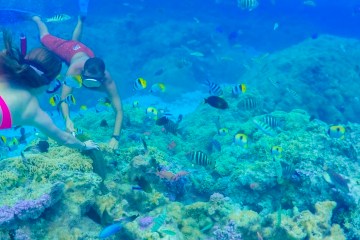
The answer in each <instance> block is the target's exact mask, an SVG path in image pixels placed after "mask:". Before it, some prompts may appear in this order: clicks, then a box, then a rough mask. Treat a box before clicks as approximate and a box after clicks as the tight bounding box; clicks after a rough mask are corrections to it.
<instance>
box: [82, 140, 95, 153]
mask: <svg viewBox="0 0 360 240" xmlns="http://www.w3.org/2000/svg"><path fill="white" fill-rule="evenodd" d="M83 144H84V147H83V149H82V151H87V150H92V149H96V150H99V145H97V143H95V142H94V141H92V140H88V141H85V142H83Z"/></svg>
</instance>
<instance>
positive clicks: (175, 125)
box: [163, 114, 183, 136]
mask: <svg viewBox="0 0 360 240" xmlns="http://www.w3.org/2000/svg"><path fill="white" fill-rule="evenodd" d="M182 117H183V116H182V115H181V114H180V115H179V117H178V120H177V121H176V122H174V121H172V120H170V119H168V121H167V122H166V123H165V124H164V125H163V127H164V129H165V131H166V133H172V134H174V135H175V136H176V135H177V133H178V132H179V123H180V122H181V120H182Z"/></svg>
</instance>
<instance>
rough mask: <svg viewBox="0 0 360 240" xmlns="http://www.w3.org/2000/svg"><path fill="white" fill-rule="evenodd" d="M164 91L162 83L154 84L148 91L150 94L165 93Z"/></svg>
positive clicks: (164, 87)
mask: <svg viewBox="0 0 360 240" xmlns="http://www.w3.org/2000/svg"><path fill="white" fill-rule="evenodd" d="M165 90H166V86H165V84H164V83H154V84H153V85H152V86H151V89H150V92H152V93H158V92H161V93H163V92H165Z"/></svg>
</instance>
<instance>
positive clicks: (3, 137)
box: [0, 136, 7, 144]
mask: <svg viewBox="0 0 360 240" xmlns="http://www.w3.org/2000/svg"><path fill="white" fill-rule="evenodd" d="M0 140H1V142H2V143H3V144H6V141H7V138H6V137H5V136H1V137H0Z"/></svg>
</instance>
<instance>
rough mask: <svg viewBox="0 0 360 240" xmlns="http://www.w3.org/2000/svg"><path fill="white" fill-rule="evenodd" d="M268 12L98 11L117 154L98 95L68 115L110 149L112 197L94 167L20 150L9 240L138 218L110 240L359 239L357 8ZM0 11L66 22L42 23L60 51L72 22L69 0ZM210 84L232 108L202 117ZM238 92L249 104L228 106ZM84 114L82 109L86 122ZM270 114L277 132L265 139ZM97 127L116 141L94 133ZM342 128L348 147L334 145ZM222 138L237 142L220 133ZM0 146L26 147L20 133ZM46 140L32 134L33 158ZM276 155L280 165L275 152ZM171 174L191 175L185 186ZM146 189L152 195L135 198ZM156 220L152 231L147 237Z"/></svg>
mask: <svg viewBox="0 0 360 240" xmlns="http://www.w3.org/2000/svg"><path fill="white" fill-rule="evenodd" d="M259 2H260V4H259V6H258V7H257V8H256V9H254V10H252V11H247V10H243V9H240V8H239V7H238V6H237V1H235V0H231V1H230V0H223V1H221V0H213V1H199V0H198V1H190V0H184V1H174V0H168V1H146V0H143V1H137V0H132V1H94V0H90V4H89V11H88V17H87V19H86V21H85V25H84V29H83V36H82V41H83V42H84V43H85V44H86V45H88V46H89V47H90V48H91V49H93V50H94V52H95V54H96V55H97V56H99V57H101V58H103V59H104V60H105V63H106V67H107V69H108V70H109V72H110V73H111V74H112V77H113V78H114V80H115V81H116V83H117V85H118V89H119V92H120V96H121V98H122V100H123V103H124V124H123V130H122V133H121V140H120V143H121V144H120V148H119V150H118V151H116V152H113V151H110V150H109V149H107V148H106V143H107V141H108V140H109V137H110V136H111V134H112V126H113V124H114V117H113V113H112V112H111V111H104V112H95V110H94V107H95V105H96V104H97V102H98V99H99V98H101V97H104V95H103V94H100V93H94V92H92V91H88V90H85V89H82V90H81V91H75V92H74V96H75V98H76V100H77V104H76V105H75V106H71V113H72V116H73V120H74V122H75V124H76V126H77V127H79V128H81V129H83V130H84V133H85V136H86V137H90V138H91V139H93V140H95V141H96V142H99V143H100V145H101V150H102V154H103V156H102V158H103V160H104V162H106V163H107V164H105V165H104V166H106V169H107V171H108V172H107V177H106V179H104V184H105V185H106V187H107V189H108V190H109V192H108V193H104V192H102V189H101V188H102V185H101V184H100V182H101V179H100V177H99V175H98V174H96V173H94V172H93V170H94V166H93V165H92V163H93V161H95V160H96V159H97V158H96V157H89V156H87V155H84V154H81V153H79V152H78V151H75V150H71V149H68V148H65V147H63V146H59V145H57V144H56V143H55V142H53V141H51V140H49V143H50V149H49V152H47V153H42V154H36V153H35V154H32V153H26V158H27V161H28V162H25V163H24V159H22V158H20V157H19V153H20V151H21V150H23V149H24V148H25V145H21V146H19V148H18V149H16V150H14V151H11V152H8V155H7V156H6V159H4V160H3V161H1V162H0V240H3V239H6V240H7V239H11V236H15V239H18V240H19V239H23V240H25V239H26V240H28V239H66V240H67V239H76V240H77V239H98V238H99V237H98V236H99V233H100V232H101V231H102V230H103V229H104V228H105V227H106V226H109V225H111V223H113V222H114V221H115V219H119V218H123V217H126V216H132V215H137V214H138V215H139V217H138V218H137V219H136V220H135V221H132V222H130V223H128V224H125V223H124V222H126V221H124V220H123V221H124V222H123V223H124V226H122V227H123V229H122V231H119V232H118V233H113V234H112V235H111V236H110V237H109V239H136V240H137V239H206V240H230V239H240V237H239V235H240V233H241V234H242V239H246V240H247V239H249V240H256V239H258V240H259V239H271V240H277V239H284V240H288V239H316V240H320V239H327V240H330V239H336V240H338V239H339V240H340V239H350V240H356V239H360V208H359V207H358V206H359V199H360V187H359V186H360V185H359V183H360V177H359V176H360V172H359V169H360V166H359V161H360V159H359V154H360V126H359V124H358V123H359V116H360V94H359V93H360V90H359V89H360V41H359V38H360V29H359V25H360V2H359V1H355V0H354V1H353V0H352V1H350V0H349V1H335V0H330V1H325V0H314V1H313V3H314V4H315V6H310V5H308V3H306V1H301V0H296V1H295V0H291V1H289V0H262V1H259ZM0 8H15V9H19V10H24V11H30V12H34V13H37V14H40V15H41V16H42V17H43V18H46V17H52V16H54V15H56V14H68V15H70V16H71V17H72V19H71V20H69V21H67V22H58V23H48V24H47V25H48V28H49V30H50V32H51V33H52V34H54V35H56V36H59V37H62V38H66V39H69V38H70V37H71V33H72V30H73V28H74V27H75V25H76V17H77V14H78V6H77V3H76V1H30V0H29V1H4V0H0ZM1 19H2V18H1ZM7 20H9V21H3V22H1V26H5V27H6V28H8V29H10V30H11V31H12V33H13V37H14V42H15V43H16V42H17V39H18V38H19V36H20V34H21V33H25V34H26V36H27V39H28V43H29V48H32V47H37V46H40V43H39V39H38V32H37V29H36V26H35V25H34V23H32V22H30V21H23V20H21V21H20V20H14V21H13V20H11V19H10V18H9V19H7ZM275 26H277V27H275ZM0 40H2V39H1V37H0ZM0 46H1V48H2V46H3V44H2V41H0ZM65 71H66V66H65V65H64V67H63V74H64V73H65ZM139 77H142V78H144V79H146V80H147V82H148V86H151V85H152V84H155V83H158V82H163V83H164V84H165V85H166V91H165V92H164V93H157V94H153V93H150V92H149V90H148V89H149V88H148V89H145V90H144V91H134V90H133V84H134V81H135V79H137V78H139ZM206 80H209V81H211V82H214V83H216V84H219V85H220V86H221V87H222V89H223V90H224V94H223V95H222V97H223V98H224V99H225V100H226V101H227V102H228V103H229V109H228V110H225V111H222V110H219V109H215V108H212V107H211V106H209V105H207V104H204V103H203V102H204V101H203V100H204V98H206V97H208V96H209V95H210V94H209V87H208V86H207V85H206V84H204V83H205V82H206ZM240 83H244V84H245V85H246V87H247V91H246V93H244V94H240V96H236V97H234V96H233V95H232V94H231V90H232V88H233V87H234V86H235V84H240ZM50 96H51V95H47V94H44V95H43V96H41V97H40V102H41V105H42V107H43V108H44V109H45V110H46V111H47V112H48V113H49V114H50V115H51V117H52V119H53V120H54V121H55V123H56V124H57V125H58V126H59V127H61V128H64V123H63V119H62V117H61V116H60V115H59V114H58V113H57V111H56V109H55V108H53V107H51V106H50V104H49V103H48V100H49V97H50ZM248 99H250V100H248ZM134 101H139V107H135V108H134V107H133V106H132V104H133V102H134ZM246 101H253V102H255V103H256V104H255V106H254V107H249V106H248V105H249V104H246V103H244V102H246ZM80 105H86V106H87V107H88V110H87V111H85V112H82V113H81V114H80V113H79V111H80ZM147 107H155V108H157V109H166V110H168V111H169V113H171V114H172V116H171V117H170V119H172V120H174V121H176V120H177V117H178V115H179V114H183V115H184V119H183V121H182V122H180V124H179V126H178V127H179V129H178V130H179V132H177V135H174V134H171V133H167V131H166V130H164V128H163V127H162V126H157V125H156V124H155V121H154V120H156V119H152V118H149V117H148V116H147V115H146V114H145V111H146V108H147ZM269 116H271V117H273V118H274V119H276V121H283V122H282V124H280V123H279V124H273V125H274V126H272V125H271V124H270V123H269V122H266V121H267V120H266V119H267V117H269ZM103 120H106V121H107V122H108V123H109V126H111V127H109V128H106V127H101V122H102V121H103ZM259 122H265V123H266V124H267V125H271V126H268V127H267V126H266V125H265V127H264V125H259V124H257V123H259ZM338 125H339V126H344V129H345V130H344V131H345V133H344V134H343V135H341V136H340V137H339V136H335V137H334V135H332V134H329V129H330V127H331V126H338ZM220 127H221V128H226V129H227V130H228V133H227V134H225V135H224V136H223V135H221V134H219V132H218V130H219V128H220ZM25 128H26V132H32V131H33V128H32V127H25ZM239 133H241V134H244V135H245V136H247V137H248V141H247V142H246V143H245V144H242V143H241V142H240V143H239V142H236V141H235V140H234V137H235V135H236V134H239ZM0 135H5V136H8V137H14V136H15V137H17V136H19V130H14V129H11V130H6V131H2V132H1V134H0ZM80 137H81V136H80ZM140 138H142V139H145V141H146V143H147V145H148V147H149V149H148V152H146V151H144V149H143V148H144V147H143V145H142V144H141V142H139V139H140ZM38 140H39V139H38V137H37V136H35V134H34V135H33V136H31V137H30V138H29V139H28V143H27V144H28V145H34V144H36V143H37V141H38ZM174 145H175V147H174ZM218 145H220V147H221V150H220V151H218V150H216V147H218ZM279 146H280V147H281V149H282V152H280V154H277V153H274V152H273V151H272V149H273V147H279ZM196 151H201V152H204V153H206V154H207V157H208V159H209V162H211V163H215V162H216V163H215V166H214V168H210V167H209V166H207V165H211V164H207V163H206V164H204V163H201V164H199V162H197V161H196V160H194V159H192V160H191V159H189V153H192V152H196ZM94 159H95V160H94ZM29 166H30V167H29ZM162 171H167V172H171V173H173V174H176V173H179V172H180V173H181V172H182V171H186V172H187V173H186V174H185V176H183V177H180V178H179V179H180V180H179V179H177V178H175V179H174V178H166V177H164V176H162V175H161V173H164V172H162ZM182 173H184V172H182ZM139 178H141V179H145V180H144V181H145V182H147V183H149V184H150V185H151V187H152V191H150V192H144V191H137V190H133V187H134V186H135V187H136V186H137V184H138V182H139V180H138V179H139ZM44 195H46V196H50V199H51V201H50V203H49V202H46V203H43V205H42V207H41V208H36V207H34V208H35V210H34V212H36V214H35V215H36V217H33V218H31V214H32V212H31V211H28V210H27V209H25V210H24V212H23V215H24V216H22V219H20V218H19V217H18V216H17V217H13V218H12V219H10V220H9V222H11V223H12V225H11V224H10V225H11V226H9V225H7V223H6V221H3V220H4V219H5V217H4V216H5V215H6V214H3V212H4V211H3V209H4V206H15V205H17V204H19V203H21V204H22V203H24V202H26V201H27V200H29V199H31V200H34V201H35V200H36V201H39V199H42V198H41V196H44ZM44 201H45V200H44ZM38 205H39V204H38ZM30 209H31V208H30ZM37 214H38V215H37ZM19 215H20V214H19ZM147 217H150V218H153V219H152V221H153V222H155V224H154V223H153V224H154V225H160V227H159V229H154V225H152V227H148V228H142V226H141V224H142V223H141V220H142V219H146V218H147ZM154 219H157V220H154ZM157 222H158V223H159V224H157ZM164 230H168V231H164ZM174 234H175V235H174ZM226 234H227V235H226ZM21 237H23V238H21Z"/></svg>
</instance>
